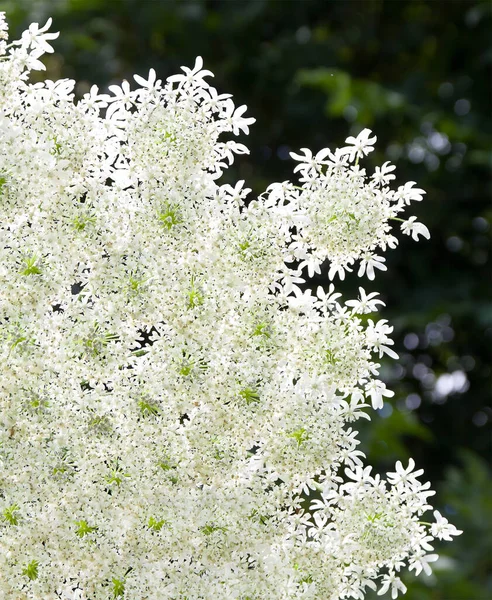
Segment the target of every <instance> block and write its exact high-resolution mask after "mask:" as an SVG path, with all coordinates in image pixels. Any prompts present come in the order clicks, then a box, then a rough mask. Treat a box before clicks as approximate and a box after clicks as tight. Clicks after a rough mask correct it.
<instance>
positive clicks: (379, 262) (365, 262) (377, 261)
mask: <svg viewBox="0 0 492 600" xmlns="http://www.w3.org/2000/svg"><path fill="white" fill-rule="evenodd" d="M385 262H386V259H385V258H383V257H382V256H376V255H375V254H370V253H368V254H365V255H364V256H363V257H362V260H361V261H360V267H359V271H358V272H357V276H358V277H362V276H363V275H364V273H366V272H367V277H368V278H369V279H370V280H371V281H373V280H374V278H375V274H374V269H379V270H381V271H387V270H388V268H387V266H386V265H385V264H384V263H385Z"/></svg>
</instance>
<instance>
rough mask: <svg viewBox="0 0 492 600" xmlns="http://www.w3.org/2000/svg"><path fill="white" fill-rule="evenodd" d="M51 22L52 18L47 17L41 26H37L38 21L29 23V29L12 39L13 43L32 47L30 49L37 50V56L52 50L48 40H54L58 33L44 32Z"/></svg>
mask: <svg viewBox="0 0 492 600" xmlns="http://www.w3.org/2000/svg"><path fill="white" fill-rule="evenodd" d="M52 22H53V20H52V19H51V18H49V19H48V20H47V21H46V24H45V25H44V26H43V27H41V28H39V24H38V23H31V25H29V29H28V30H27V31H24V33H23V34H22V36H21V39H20V40H16V41H14V42H13V44H14V45H18V46H23V47H24V48H32V50H34V51H36V52H39V54H38V57H39V56H40V55H41V54H44V53H45V52H54V50H53V47H52V46H50V44H48V40H50V41H51V40H56V38H57V37H58V36H59V35H60V33H59V32H57V33H46V32H47V31H48V29H49V28H50V27H51V23H52Z"/></svg>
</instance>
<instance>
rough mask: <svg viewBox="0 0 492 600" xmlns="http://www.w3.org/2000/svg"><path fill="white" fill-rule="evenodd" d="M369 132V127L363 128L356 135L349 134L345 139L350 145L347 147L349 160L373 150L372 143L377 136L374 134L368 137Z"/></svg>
mask: <svg viewBox="0 0 492 600" xmlns="http://www.w3.org/2000/svg"><path fill="white" fill-rule="evenodd" d="M371 133H372V131H371V130H370V129H363V130H362V131H361V132H360V133H359V135H358V136H357V137H353V136H352V135H351V136H349V137H348V138H347V139H346V140H345V143H346V144H350V145H351V147H348V148H347V152H348V153H349V155H350V160H351V161H353V160H354V159H355V158H362V157H363V156H364V155H366V154H369V153H370V152H372V151H373V150H374V143H375V142H376V140H377V137H376V136H375V135H374V136H373V137H370V136H371Z"/></svg>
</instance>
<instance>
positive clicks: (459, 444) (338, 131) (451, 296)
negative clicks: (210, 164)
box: [0, 0, 492, 600]
mask: <svg viewBox="0 0 492 600" xmlns="http://www.w3.org/2000/svg"><path fill="white" fill-rule="evenodd" d="M491 7H492V4H491V3H490V2H481V1H476V0H468V1H466V0H434V1H423V0H393V1H388V0H385V1H383V0H365V1H359V0H353V1H348V0H339V1H329V0H277V1H273V0H228V1H225V0H222V1H218V0H217V1H212V0H210V1H204V0H187V1H184V0H183V1H177V0H147V1H145V0H51V1H49V0H39V1H36V0H10V1H8V0H0V10H5V11H7V17H8V19H9V21H10V24H11V31H12V35H13V36H14V37H16V36H19V35H20V33H21V31H22V30H23V28H25V27H27V26H28V24H29V23H30V22H31V21H39V22H40V24H44V22H45V21H46V19H47V17H48V16H52V17H53V19H54V24H53V29H54V30H55V31H58V30H59V31H61V36H60V38H59V39H58V40H56V41H55V42H54V46H55V49H56V53H55V54H54V55H50V56H47V57H46V64H47V65H48V74H47V76H48V77H49V78H52V79H56V78H59V77H71V78H75V79H76V80H77V81H78V82H79V84H78V86H77V91H78V93H79V94H82V93H84V92H85V91H87V90H88V88H89V87H90V85H91V84H92V83H97V84H98V85H99V86H100V87H101V88H107V85H109V84H111V83H118V82H119V81H120V80H121V79H122V78H126V79H128V80H132V75H133V73H140V74H143V75H144V74H146V73H147V72H148V70H149V68H150V67H154V68H155V69H156V71H157V73H158V76H159V77H160V78H163V79H164V78H165V77H167V76H168V75H170V74H172V73H175V72H176V71H177V70H178V69H179V66H180V65H189V66H192V64H193V62H194V58H195V56H196V55H198V54H200V55H202V56H203V57H204V60H205V67H206V68H208V69H210V70H212V71H213V72H214V73H215V85H216V86H217V87H218V89H219V90H220V91H221V92H231V93H233V94H234V97H235V102H236V104H238V105H239V104H243V103H245V104H247V105H248V107H249V114H250V116H254V117H255V118H256V119H257V122H256V124H255V125H254V126H253V127H252V131H251V135H250V136H249V138H247V139H243V140H241V141H243V142H245V143H247V145H248V146H249V148H250V149H251V155H250V156H249V157H240V159H239V160H237V162H236V164H235V166H234V168H232V169H230V171H229V172H228V173H227V174H226V176H225V178H224V181H231V182H232V181H234V180H237V179H246V181H247V183H248V185H249V187H252V188H253V190H254V192H255V193H260V192H261V191H263V190H264V188H265V186H266V185H268V184H269V183H271V182H272V181H283V180H285V179H288V178H290V177H291V173H292V167H293V163H292V161H291V160H289V159H288V152H289V151H290V150H298V149H299V148H300V147H309V148H311V149H312V150H313V151H317V150H319V149H321V148H323V147H326V146H330V147H332V148H333V147H336V146H337V145H340V144H343V141H344V139H345V138H346V137H347V136H348V135H351V134H356V133H358V131H359V130H360V129H362V128H363V127H370V128H372V129H373V130H374V132H375V133H376V134H377V136H378V144H377V151H376V152H374V153H373V154H372V155H371V157H370V161H368V162H369V166H370V167H372V166H374V165H375V164H381V163H382V162H383V161H384V160H392V161H394V162H396V163H397V167H398V169H397V174H398V181H399V182H400V183H403V182H405V181H407V180H413V181H416V182H417V183H418V187H422V188H424V189H425V190H426V191H427V196H426V198H425V201H424V202H423V203H421V204H420V205H415V206H414V207H412V208H413V210H414V211H415V214H417V216H418V218H419V220H421V221H423V222H424V223H425V224H426V225H427V226H428V227H429V229H430V231H431V235H432V237H431V240H430V241H425V240H422V241H421V242H420V243H418V244H416V243H414V242H413V241H412V240H410V239H409V238H405V239H402V240H401V245H400V246H399V248H398V249H397V250H396V251H394V252H391V253H389V254H388V256H387V260H388V271H387V272H386V273H380V274H379V273H378V277H377V278H376V281H375V282H374V283H367V285H366V282H365V281H364V286H365V287H366V290H370V291H372V290H377V291H380V292H381V293H382V296H383V299H384V300H385V301H386V302H387V308H386V309H385V310H384V312H383V315H382V316H383V317H384V318H388V319H389V320H390V321H391V323H392V324H393V325H395V334H394V339H395V342H396V350H397V351H398V352H399V354H400V360H399V361H398V363H397V364H396V363H395V362H394V361H393V362H388V363H387V364H385V365H384V377H385V379H386V380H387V381H388V384H389V386H390V387H391V388H392V389H394V390H395V392H396V395H395V398H394V399H393V401H392V402H391V403H387V404H386V405H385V407H384V409H383V410H381V411H380V413H379V414H377V415H375V416H374V418H373V421H372V423H371V424H370V426H369V427H366V428H364V430H363V431H362V436H363V440H364V446H365V448H364V449H366V450H367V451H368V455H369V460H370V461H371V462H372V463H374V464H375V465H377V468H378V470H380V471H384V470H385V469H387V468H390V467H391V466H392V465H393V464H394V461H395V460H397V459H401V460H404V461H405V460H407V459H408V457H409V456H413V457H414V458H415V460H416V461H417V464H418V466H419V467H424V468H425V469H426V473H427V475H428V477H429V478H430V479H431V480H432V482H433V484H434V486H435V488H436V489H437V490H438V496H437V498H436V499H435V505H436V507H438V508H439V509H440V510H441V512H442V513H443V514H444V515H446V516H448V517H449V518H450V520H452V522H454V523H455V524H456V525H457V527H459V528H460V529H463V530H464V533H463V535H462V536H461V537H460V538H458V539H457V541H455V542H454V543H453V544H444V545H443V547H442V549H441V547H439V551H440V553H441V554H442V557H443V560H441V561H440V563H438V564H437V565H436V568H435V577H434V576H432V577H430V578H428V577H422V578H419V580H418V581H416V580H415V578H412V577H408V578H407V579H406V581H407V583H408V585H409V593H408V598H411V599H412V600H431V599H432V600H485V599H488V598H490V597H492V575H491V573H492V531H491V529H492V484H491V480H490V457H491V429H490V423H491V421H492V410H491V408H490V400H491V396H492V377H491V372H492V369H491V365H492V355H491V346H492V298H491V296H492V294H491V274H492V269H491V263H490V250H491V222H492V203H491V197H492V194H491V180H490V174H491V167H492V119H491V107H492V103H491V89H492V78H491V64H492V44H491V40H492V27H491V22H492V19H491V16H492V9H491ZM411 214H412V213H411ZM318 283H320V281H316V282H315V284H316V285H317V284H318ZM359 283H360V282H359V281H358V280H357V278H356V277H349V279H348V281H347V282H345V283H344V285H343V289H344V291H345V292H346V293H347V294H355V293H356V290H357V286H358V284H359ZM453 373H454V377H453V375H452V374H453ZM446 375H447V376H446ZM443 376H444V377H443Z"/></svg>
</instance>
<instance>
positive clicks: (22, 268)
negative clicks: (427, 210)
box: [0, 13, 460, 600]
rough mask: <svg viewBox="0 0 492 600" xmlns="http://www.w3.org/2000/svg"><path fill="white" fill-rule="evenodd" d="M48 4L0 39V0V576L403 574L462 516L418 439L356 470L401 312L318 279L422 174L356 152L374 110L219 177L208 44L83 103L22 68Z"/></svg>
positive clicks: (102, 593) (379, 260) (115, 587)
mask: <svg viewBox="0 0 492 600" xmlns="http://www.w3.org/2000/svg"><path fill="white" fill-rule="evenodd" d="M50 22H51V21H49V22H48V23H47V25H46V26H45V27H44V28H41V29H40V28H39V27H38V25H37V24H34V25H32V26H31V27H30V28H29V30H28V31H27V32H25V34H23V36H22V39H21V40H20V42H18V43H16V45H14V46H10V47H9V46H7V44H6V43H5V40H6V31H7V27H6V23H5V20H4V17H3V15H2V13H0V53H3V54H2V61H0V79H1V80H2V82H3V85H4V88H5V89H4V92H5V93H4V94H3V95H2V101H1V103H0V132H1V135H0V195H1V196H2V202H0V237H1V238H2V240H4V242H3V243H2V244H0V254H1V260H0V275H1V278H2V294H1V297H0V306H1V310H2V315H3V317H2V328H1V329H0V357H1V360H2V384H1V394H0V412H1V414H2V419H1V421H2V423H1V424H0V438H1V440H0V441H1V444H0V445H1V448H0V449H1V453H0V454H1V456H0V458H1V460H0V462H1V463H2V495H1V498H0V521H1V524H0V531H1V537H2V547H3V546H4V547H5V548H8V549H9V550H8V552H7V553H3V554H2V553H0V573H1V577H0V597H2V598H4V597H5V598H14V597H17V596H18V595H19V590H20V589H21V588H22V587H24V588H26V589H27V587H26V586H30V587H31V589H32V594H34V595H35V596H36V598H54V597H58V596H61V597H63V598H66V599H67V600H75V599H77V600H82V599H85V598H90V599H91V600H105V599H106V598H107V597H108V595H110V596H114V597H123V596H124V595H126V596H131V597H135V598H137V597H138V598H146V597H148V596H149V593H153V592H152V591H151V592H149V590H159V591H158V592H156V593H158V595H159V597H161V596H162V597H176V596H179V595H180V593H184V592H183V590H186V594H187V596H189V597H190V598H208V597H214V598H218V599H219V600H221V599H222V598H224V599H225V598H246V597H251V598H252V597H257V598H269V599H271V600H280V599H281V598H282V599H283V598H285V597H287V596H288V597H289V598H290V597H292V598H294V597H295V598H297V597H299V598H301V597H306V598H307V597H309V598H315V597H321V596H323V597H324V596H325V595H326V590H329V595H330V597H331V598H333V600H336V599H338V598H340V599H341V598H344V597H352V598H361V599H362V598H363V597H364V595H365V591H366V589H367V588H370V589H375V588H376V582H377V581H378V579H379V578H380V577H381V568H384V569H385V573H386V572H388V574H386V575H382V577H383V583H382V588H381V590H382V591H383V592H384V591H385V590H389V589H390V588H391V593H392V595H393V597H396V595H397V593H398V592H399V591H404V586H403V584H401V582H400V580H399V579H398V578H397V577H396V576H395V575H394V574H395V572H399V571H400V570H401V569H403V567H404V566H405V565H406V566H410V568H411V569H415V570H416V571H417V572H420V571H422V570H424V571H426V572H429V571H430V567H429V563H432V562H433V560H434V559H435V558H434V557H435V556H436V555H434V554H426V552H428V551H430V550H432V543H433V539H434V537H440V538H442V539H450V537H451V536H453V535H456V534H458V533H460V532H459V531H458V530H456V529H455V528H454V527H453V526H452V525H450V524H449V523H448V522H447V520H446V519H444V518H443V517H442V516H441V515H440V513H438V512H437V511H436V512H435V517H436V522H435V523H433V524H432V525H430V526H428V525H427V524H425V523H423V522H421V521H420V518H421V516H422V514H423V512H424V511H426V510H428V509H430V508H431V507H430V506H429V505H428V504H427V501H428V498H429V496H431V495H432V494H433V493H434V492H433V491H432V490H430V484H429V483H422V484H421V483H420V482H419V481H418V479H417V477H419V476H420V475H421V471H420V470H419V471H414V470H413V467H414V463H413V461H412V462H411V463H410V465H409V467H408V468H404V467H403V466H402V465H401V463H397V465H396V471H395V473H389V474H388V476H387V480H386V481H385V480H383V479H382V478H381V476H380V475H377V474H376V475H372V470H371V466H370V465H367V464H366V461H365V456H364V453H363V452H362V450H361V449H359V446H360V443H361V442H360V440H359V439H358V432H357V431H356V430H355V429H353V428H352V426H351V424H352V423H355V422H356V421H358V420H359V419H360V418H366V419H368V418H369V415H368V414H366V409H367V408H368V406H367V405H368V403H369V401H370V402H371V404H372V406H373V408H375V409H377V408H381V407H382V406H383V404H384V398H387V397H391V396H393V392H392V391H390V390H388V389H387V388H386V386H385V384H384V382H382V381H381V380H380V378H379V369H380V364H379V363H378V362H376V361H377V360H378V357H382V356H383V355H384V354H387V355H389V356H391V357H393V358H395V357H396V354H395V353H394V352H393V350H392V349H391V346H392V344H393V342H392V341H391V339H390V337H389V335H390V334H391V332H392V327H390V326H389V324H388V323H387V321H385V320H380V321H378V322H373V321H371V320H367V321H366V320H365V319H363V318H361V316H360V315H361V314H364V313H368V312H372V311H373V310H376V309H377V308H378V306H380V305H381V304H382V302H381V300H378V299H377V293H376V292H373V293H370V294H366V292H365V291H364V289H363V288H360V289H359V299H358V300H348V301H347V302H346V303H344V302H343V300H342V299H341V294H340V293H339V292H338V291H337V290H336V287H335V285H334V284H333V283H330V284H329V285H326V286H325V285H324V284H323V282H322V281H318V280H319V279H320V278H322V277H323V276H324V268H323V267H324V264H327V265H329V266H328V277H329V278H330V279H332V278H333V277H334V276H335V275H339V276H340V278H341V279H343V277H344V276H345V273H346V272H350V271H351V270H352V268H353V265H354V264H355V263H356V261H361V267H360V269H359V275H360V276H362V275H364V274H366V273H367V276H368V277H369V278H374V269H377V268H379V269H383V270H385V269H386V266H385V265H384V258H383V257H382V256H379V255H378V254H380V253H381V252H382V251H385V250H386V249H387V248H393V247H394V246H395V244H396V242H395V240H396V238H394V237H393V236H392V235H391V234H390V233H389V229H390V221H391V219H394V218H395V217H396V218H399V217H398V216H397V215H399V214H400V213H401V212H403V211H404V210H405V208H406V206H407V204H408V203H409V202H410V201H412V200H417V199H419V198H421V192H422V191H421V190H418V189H415V188H414V187H413V183H412V182H410V183H409V184H406V185H405V186H402V187H401V188H399V189H398V190H397V191H396V192H395V191H394V190H391V189H390V188H389V183H390V182H391V181H392V179H393V175H391V173H392V171H393V167H392V166H391V165H388V163H385V164H384V165H383V166H382V167H381V168H380V169H379V170H376V173H375V174H374V175H373V177H372V178H371V177H369V176H368V175H367V174H366V171H365V169H364V168H363V167H362V166H360V165H358V164H356V165H354V164H350V161H349V159H350V160H352V161H353V160H356V161H357V163H358V159H360V158H363V157H364V155H365V154H367V153H368V152H369V151H371V150H372V144H373V143H374V142H375V139H376V138H375V137H370V135H371V134H370V132H369V131H368V130H364V131H363V132H361V134H360V135H359V136H358V137H357V138H349V139H348V141H347V143H348V144H349V145H350V147H349V148H343V149H338V150H333V151H331V150H328V149H323V150H321V151H320V152H318V153H317V154H316V155H313V153H312V152H311V151H310V150H308V149H303V150H302V151H301V153H300V154H294V155H293V157H294V158H296V159H297V160H299V161H300V164H299V165H298V166H297V167H296V168H295V171H296V172H299V173H300V181H297V182H290V181H284V182H282V183H274V184H272V185H270V186H269V187H268V188H267V190H266V192H263V193H262V194H260V195H259V196H258V197H254V198H251V197H247V196H248V194H250V192H251V190H250V189H249V188H247V187H246V184H245V182H244V181H243V180H241V181H238V182H237V183H231V184H225V185H220V183H218V182H217V179H218V178H219V177H220V175H221V173H222V172H223V171H224V170H225V169H227V168H228V166H229V165H231V164H232V163H233V161H234V159H235V157H236V156H237V155H238V154H245V153H247V152H248V148H247V147H246V146H245V145H242V144H238V143H237V142H236V141H234V140H231V139H228V138H230V135H229V134H230V133H232V134H241V133H247V132H248V130H249V125H250V124H251V123H252V122H253V119H252V118H249V117H245V116H244V113H245V110H246V107H245V106H239V107H238V108H237V107H236V106H235V104H234V102H233V100H232V98H231V96H230V95H229V94H219V93H218V92H217V90H215V89H214V88H212V87H211V86H210V85H209V84H208V83H207V81H206V78H207V77H208V76H209V75H211V73H210V72H209V71H206V70H203V61H202V59H201V58H199V57H198V58H197V60H196V63H195V66H194V67H193V68H191V69H190V68H187V67H184V68H183V73H182V74H181V75H175V76H172V77H170V78H169V79H168V81H167V83H165V84H164V86H162V84H161V81H160V80H158V79H157V73H156V72H155V71H154V70H152V69H151V70H150V72H149V75H148V78H147V79H145V78H144V77H140V76H138V75H135V81H136V84H137V86H139V87H138V88H137V89H136V90H134V91H132V90H131V88H130V84H129V83H128V82H123V83H122V84H121V85H112V86H111V87H110V91H111V92H112V95H111V96H109V95H106V94H100V93H99V90H98V88H97V87H96V86H93V87H92V88H91V89H90V92H89V93H88V94H86V95H85V96H84V97H83V99H82V100H81V101H80V102H79V103H74V94H73V90H74V82H73V81H71V80H60V81H57V82H52V81H46V82H39V83H36V84H31V83H28V80H29V71H30V70H31V69H33V68H37V69H40V68H44V67H43V64H42V62H41V61H40V60H39V59H40V57H41V56H42V54H43V53H44V52H50V51H51V50H52V49H51V46H50V45H49V44H48V41H49V40H51V39H54V36H55V34H49V33H47V28H48V26H49V25H50ZM101 109H106V110H101ZM224 134H226V136H225V137H226V139H224ZM407 223H409V226H410V225H411V226H412V227H413V229H414V233H419V234H422V231H423V230H422V228H421V227H422V226H417V224H415V223H414V220H412V218H411V217H410V218H409V219H408V220H407ZM407 229H408V228H407ZM313 277H316V279H317V284H318V283H319V284H320V285H317V290H316V295H314V294H313V293H312V284H313V279H312V278H313ZM309 280H310V281H309ZM307 281H308V282H309V284H310V285H311V289H307V290H305V289H304V287H307V288H309V286H304V285H303V284H305V283H306V282H307ZM301 286H302V287H301ZM12 399H15V402H12V401H11V400H12ZM343 473H344V476H342V474H343ZM346 480H348V481H346ZM388 484H389V485H388ZM314 490H318V491H320V492H321V493H322V495H321V497H319V499H317V500H316V499H315V494H314ZM306 497H308V499H309V502H307V503H306V502H305V500H306ZM306 505H309V507H310V508H309V510H306ZM41 542H43V543H41ZM239 573H242V575H241V576H240V577H239V576H238V574H239ZM108 586H109V587H108ZM381 590H380V592H381ZM26 593H27V592H26Z"/></svg>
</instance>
